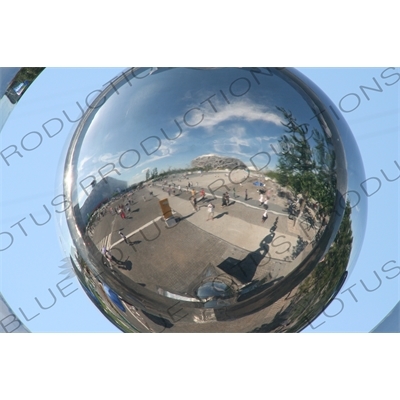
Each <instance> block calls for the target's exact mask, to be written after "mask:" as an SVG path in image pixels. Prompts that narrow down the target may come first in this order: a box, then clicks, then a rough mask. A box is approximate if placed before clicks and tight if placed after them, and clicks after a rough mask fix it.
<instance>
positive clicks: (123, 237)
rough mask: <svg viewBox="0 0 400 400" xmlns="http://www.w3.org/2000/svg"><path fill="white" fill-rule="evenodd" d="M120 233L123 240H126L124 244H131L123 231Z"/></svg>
mask: <svg viewBox="0 0 400 400" xmlns="http://www.w3.org/2000/svg"><path fill="white" fill-rule="evenodd" d="M118 233H119V236H121V237H122V239H124V242H125V243H126V244H129V242H128V238H127V237H126V236H125V235H124V234H123V233H122V231H121V229H120V230H119V231H118Z"/></svg>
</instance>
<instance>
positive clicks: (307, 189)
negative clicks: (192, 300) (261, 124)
mask: <svg viewBox="0 0 400 400" xmlns="http://www.w3.org/2000/svg"><path fill="white" fill-rule="evenodd" d="M277 108H278V110H279V111H280V112H281V113H282V114H283V117H284V119H285V122H284V123H283V122H282V125H283V126H284V127H285V128H286V129H285V133H286V134H284V135H283V136H282V138H281V139H279V145H280V147H281V152H280V153H279V154H278V157H279V159H278V163H277V171H276V173H275V179H276V180H277V181H278V183H279V184H280V185H282V186H285V187H289V188H290V189H291V190H292V191H293V194H294V195H295V196H298V195H299V194H301V195H302V196H303V198H304V200H305V202H304V205H305V203H306V202H307V201H308V200H310V199H313V200H314V201H318V202H319V203H320V205H321V206H322V207H321V208H322V209H323V210H324V212H325V214H327V213H330V212H331V211H332V209H333V204H334V200H335V188H336V174H335V173H334V171H335V154H334V151H333V147H332V145H331V144H330V140H329V138H327V137H325V136H323V135H322V134H321V133H320V132H319V131H318V130H317V129H313V130H312V131H311V132H309V125H308V124H305V123H298V122H297V120H296V118H295V117H294V116H293V114H292V113H291V112H290V111H287V110H285V109H284V108H281V107H277Z"/></svg>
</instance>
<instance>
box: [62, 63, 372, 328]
mask: <svg viewBox="0 0 400 400" xmlns="http://www.w3.org/2000/svg"><path fill="white" fill-rule="evenodd" d="M88 160H92V161H91V163H89V162H88ZM93 160H96V161H93ZM94 171H98V172H94ZM104 171H107V178H105V179H107V180H110V179H111V178H114V179H118V180H125V181H127V182H128V181H129V182H133V183H134V184H135V187H134V189H133V188H131V190H125V191H124V192H123V193H122V192H121V194H120V195H119V196H117V197H110V192H109V191H107V183H104V182H103V183H102V184H101V185H100V183H99V184H98V183H96V182H97V181H98V182H102V178H104ZM64 176H65V179H64V194H65V196H66V197H67V198H68V200H69V201H70V202H71V204H72V207H71V208H69V209H68V210H67V213H66V214H67V215H66V217H67V224H68V230H69V233H68V232H67V233H66V234H67V235H68V236H69V238H68V240H67V242H68V241H69V242H70V241H72V242H73V247H74V249H76V253H77V254H78V257H75V260H74V262H75V263H79V264H80V266H81V269H82V265H83V266H84V268H83V269H84V270H85V271H86V274H88V276H90V279H89V278H87V279H89V281H90V280H91V281H94V280H96V281H98V282H99V284H100V286H101V287H102V288H105V289H104V290H100V289H99V290H97V289H96V290H95V287H94V286H93V285H90V284H89V283H88V282H89V281H85V280H82V282H81V283H82V285H83V286H85V288H86V290H87V291H89V292H90V293H91V295H90V297H91V298H92V300H93V299H94V296H98V295H99V293H101V296H100V297H101V298H103V300H104V299H106V298H108V299H109V301H111V303H113V304H114V305H113V306H112V307H109V306H106V305H105V304H106V303H104V302H103V303H101V304H100V303H99V302H98V301H97V302H96V301H94V302H95V304H96V305H97V307H98V308H100V310H101V311H102V312H103V313H104V312H105V308H106V309H107V315H108V316H109V317H110V315H112V317H111V318H112V319H113V320H114V323H115V324H116V325H117V326H119V327H120V329H122V330H123V331H126V332H298V331H301V330H302V329H304V327H305V326H307V325H308V324H309V323H310V322H312V320H313V319H314V318H316V317H317V316H318V315H319V314H320V313H321V312H322V311H323V310H324V309H325V307H327V305H328V304H329V303H330V301H332V299H333V298H334V296H335V295H336V293H337V292H338V290H340V288H341V287H342V285H343V283H344V282H345V280H346V277H347V276H348V275H349V274H350V273H351V271H352V268H353V267H354V263H355V259H356V258H357V254H358V252H359V250H360V246H361V243H362V240H363V235H364V229H365V215H366V203H365V201H362V203H361V204H353V203H352V201H351V199H350V198H349V196H348V192H349V191H350V190H351V189H352V188H353V187H355V185H357V184H359V183H360V182H362V181H363V180H364V170H363V165H362V161H361V157H360V153H359V151H358V148H357V145H356V143H355V141H354V138H353V136H352V134H351V132H350V130H349V128H348V126H347V124H346V123H345V121H344V119H343V117H342V116H341V115H340V113H339V111H338V110H337V109H336V108H335V107H334V106H333V105H332V104H331V102H330V100H329V99H328V98H326V96H325V95H324V94H323V93H322V92H321V91H320V90H319V89H318V88H317V87H316V86H315V85H314V84H313V83H312V82H310V81H308V80H307V78H305V77H304V76H302V75H301V74H299V73H298V72H297V71H295V70H293V69H279V68H275V69H274V68H216V69H193V68H157V69H154V68H133V69H131V70H128V71H125V72H124V74H122V75H121V76H120V77H117V78H116V79H115V80H114V81H112V82H111V83H110V85H109V86H108V87H106V88H105V89H104V91H103V92H102V93H101V94H100V95H99V96H98V97H97V98H96V99H95V100H94V102H93V103H92V104H91V106H90V108H89V110H88V111H87V112H86V114H85V116H84V118H83V119H82V120H81V122H80V123H79V124H78V126H77V128H76V130H75V133H74V134H73V137H72V139H71V144H70V147H69V150H68V153H67V156H66V161H65V166H64ZM91 180H93V184H92V193H94V195H93V200H92V199H90V200H89V198H90V196H92V194H90V195H89V196H85V193H84V191H85V187H84V186H83V185H82V184H81V183H82V182H89V181H91ZM86 186H88V185H86ZM86 195H87V194H86ZM84 199H86V200H84ZM100 202H102V211H101V212H97V211H96V218H95V219H90V220H89V219H88V218H86V217H85V215H89V214H90V212H91V211H92V210H95V209H96V207H97V208H98V204H100ZM161 205H163V206H161ZM356 205H357V207H356ZM163 207H167V209H168V210H169V211H168V220H167V219H166V218H165V215H166V214H165V208H164V209H163ZM117 208H119V211H120V214H118V213H116V212H113V210H115V211H116V209H117ZM121 211H122V214H121ZM125 214H126V215H125ZM121 215H123V216H121ZM171 220H173V221H174V222H173V223H171ZM93 221H94V222H93ZM360 228H361V229H360ZM93 277H96V278H95V279H94V278H93ZM110 299H111V300H110ZM117 321H118V322H117Z"/></svg>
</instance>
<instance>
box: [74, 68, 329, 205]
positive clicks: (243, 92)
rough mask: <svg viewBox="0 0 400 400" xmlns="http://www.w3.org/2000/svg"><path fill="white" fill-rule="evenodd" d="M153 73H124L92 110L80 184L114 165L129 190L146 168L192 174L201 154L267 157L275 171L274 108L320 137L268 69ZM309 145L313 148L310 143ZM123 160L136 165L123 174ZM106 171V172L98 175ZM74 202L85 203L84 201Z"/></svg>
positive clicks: (277, 129)
mask: <svg viewBox="0 0 400 400" xmlns="http://www.w3.org/2000/svg"><path fill="white" fill-rule="evenodd" d="M152 71H154V70H152V69H148V70H147V71H142V72H141V75H142V76H143V78H141V79H138V78H132V76H131V75H129V74H127V75H126V76H127V77H128V78H130V79H129V82H127V81H126V80H123V85H122V87H120V86H118V87H117V88H116V87H112V88H111V89H110V91H109V93H108V94H107V95H106V101H105V102H104V97H103V99H102V100H101V101H100V102H99V104H103V103H104V105H102V106H101V107H98V108H97V105H94V106H93V107H96V111H95V112H94V113H93V116H91V117H90V118H89V119H88V121H87V123H86V125H85V127H84V129H83V132H85V139H84V142H83V144H82V147H81V151H80V154H81V156H80V158H79V161H78V170H79V176H78V182H81V181H83V180H85V178H87V177H91V176H94V177H96V180H97V181H98V180H100V179H101V176H100V174H99V172H98V170H99V168H102V167H103V166H105V165H106V164H108V163H113V164H115V166H116V168H117V170H118V172H119V173H120V175H118V174H117V173H116V172H112V174H113V175H111V174H110V176H113V177H115V178H118V179H123V180H126V181H127V182H128V184H133V183H137V182H140V181H143V180H145V174H146V171H147V169H149V168H150V169H151V170H152V169H153V168H155V167H156V168H157V169H158V171H159V172H161V171H162V170H164V171H167V170H168V168H170V167H173V168H189V167H190V162H191V161H192V160H193V159H194V158H196V157H198V156H201V155H205V154H216V155H223V156H230V157H235V158H239V159H241V160H242V161H243V162H244V163H245V164H247V165H248V166H251V163H250V159H251V158H252V157H253V156H254V155H255V154H257V153H259V152H267V153H268V154H270V155H271V162H270V164H269V166H268V168H269V169H273V168H274V166H275V163H276V161H277V157H276V155H275V151H277V152H279V145H278V139H279V138H280V137H281V136H282V134H283V133H284V132H285V129H286V128H285V127H284V126H283V125H282V122H283V121H284V119H283V117H282V113H281V112H280V111H279V110H278V109H277V107H281V106H284V107H285V108H286V109H287V110H289V111H291V112H293V114H294V115H295V116H296V117H297V118H298V121H299V122H301V123H308V124H309V132H311V131H312V129H314V128H315V129H318V130H319V131H320V132H322V127H321V125H320V123H319V121H318V119H317V118H315V116H314V113H313V111H312V110H311V108H310V107H309V105H308V104H307V103H306V102H305V101H304V99H303V98H302V97H301V95H300V94H299V93H298V91H296V90H295V89H294V88H293V87H292V86H291V85H289V84H287V83H286V82H285V81H284V80H282V79H277V77H276V76H275V75H274V74H272V73H270V72H269V71H268V70H262V71H261V72H257V73H256V72H254V71H251V70H248V69H226V68H225V69H224V68H221V69H211V70H197V69H185V68H180V69H158V70H157V71H156V72H153V73H150V72H152ZM88 125H89V126H88ZM310 137H311V135H310ZM100 138H101V139H100ZM169 139H173V140H169ZM310 141H311V142H312V143H311V146H312V147H313V146H314V144H315V143H314V140H313V138H311V139H310ZM271 145H272V146H273V147H271ZM274 149H275V150H274ZM132 150H136V151H132ZM124 153H125V154H124ZM122 154H124V155H123V158H121V161H122V163H123V165H129V166H131V165H133V164H136V165H135V166H134V167H133V168H128V169H124V168H121V167H120V165H118V164H119V160H120V156H121V155H122ZM111 168H112V167H111V166H109V167H108V168H104V170H102V173H103V175H105V174H106V173H107V171H111ZM89 180H90V179H89ZM89 180H87V181H86V182H89ZM79 196H80V198H81V199H83V197H84V194H83V193H82V192H81V193H80V194H79Z"/></svg>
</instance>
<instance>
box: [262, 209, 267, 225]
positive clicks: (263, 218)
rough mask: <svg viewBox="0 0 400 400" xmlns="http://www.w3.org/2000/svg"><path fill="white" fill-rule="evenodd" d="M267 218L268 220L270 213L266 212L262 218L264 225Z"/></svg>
mask: <svg viewBox="0 0 400 400" xmlns="http://www.w3.org/2000/svg"><path fill="white" fill-rule="evenodd" d="M267 218H268V211H267V210H265V211H264V214H263V215H262V217H261V222H262V223H264V222H265V221H266V220H267Z"/></svg>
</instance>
